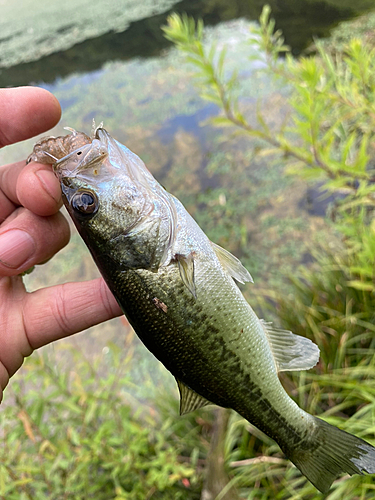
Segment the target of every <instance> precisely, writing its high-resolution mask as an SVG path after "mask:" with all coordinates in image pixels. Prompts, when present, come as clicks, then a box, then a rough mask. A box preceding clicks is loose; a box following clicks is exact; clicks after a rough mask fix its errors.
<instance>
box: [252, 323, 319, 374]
mask: <svg viewBox="0 0 375 500" xmlns="http://www.w3.org/2000/svg"><path fill="white" fill-rule="evenodd" d="M260 322H261V324H262V326H263V329H264V331H265V333H266V336H267V339H268V341H269V344H270V346H271V351H272V354H273V357H274V359H275V363H276V368H277V371H278V372H286V371H294V370H296V371H298V370H309V369H310V368H312V367H313V366H315V365H316V364H317V362H318V361H319V347H318V346H317V345H316V344H314V343H313V342H311V340H309V339H307V338H305V337H300V336H299V335H295V334H294V333H292V332H290V331H288V330H279V329H278V328H274V327H273V326H272V324H271V323H266V322H265V321H264V320H262V319H261V320H260Z"/></svg>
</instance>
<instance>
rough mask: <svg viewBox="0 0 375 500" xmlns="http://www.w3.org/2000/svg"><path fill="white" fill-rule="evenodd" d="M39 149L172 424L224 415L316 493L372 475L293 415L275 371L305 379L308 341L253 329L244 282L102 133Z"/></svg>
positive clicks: (317, 425)
mask: <svg viewBox="0 0 375 500" xmlns="http://www.w3.org/2000/svg"><path fill="white" fill-rule="evenodd" d="M70 130H71V132H72V135H71V136H70V139H69V136H64V137H57V138H54V137H51V138H44V139H43V140H42V141H41V142H39V143H37V144H36V145H35V147H34V151H33V153H32V154H31V155H30V157H29V159H28V161H40V162H42V163H48V162H50V161H51V158H52V159H53V161H54V165H53V168H54V171H55V173H56V175H57V177H58V178H59V180H60V185H61V190H62V196H63V201H64V204H65V206H66V208H67V210H68V212H69V214H70V216H71V217H72V219H73V221H74V224H75V225H76V227H77V229H78V231H79V233H80V234H81V236H82V238H83V239H84V241H85V243H86V245H87V246H88V248H89V250H90V252H91V254H92V256H93V258H94V260H95V262H96V264H97V266H98V268H99V270H100V272H101V273H102V275H103V277H104V279H105V280H106V282H107V284H108V286H109V288H110V289H111V291H112V293H113V294H114V296H115V297H116V299H117V301H118V303H119V304H120V306H121V307H122V310H123V311H124V313H125V315H126V316H127V318H128V320H129V322H130V323H131V325H132V326H133V328H134V330H135V332H136V333H137V334H138V336H139V337H140V339H141V340H142V341H143V343H144V344H145V345H146V347H147V348H148V349H149V350H150V351H151V352H152V353H153V354H154V355H155V356H156V357H157V358H158V359H159V360H160V361H161V362H162V363H163V364H164V366H165V367H166V368H167V369H168V370H169V371H170V372H171V373H172V374H173V375H174V376H175V378H176V381H177V384H178V388H179V391H180V398H181V402H180V410H181V413H182V414H183V413H187V412H189V411H192V410H195V409H198V408H200V407H202V406H204V405H206V404H208V403H215V404H217V405H220V406H224V407H229V408H233V409H234V410H236V411H237V412H238V413H240V414H241V415H242V416H243V417H244V418H246V419H247V420H248V421H249V422H251V423H252V424H253V425H255V426H256V427H258V428H259V429H261V430H262V431H263V432H265V433H266V434H267V435H269V436H270V437H272V438H273V439H275V441H277V443H278V444H279V445H280V447H281V449H282V450H283V451H284V453H285V454H286V455H287V456H288V458H289V459H290V460H291V461H292V462H293V463H294V464H295V465H296V466H297V467H298V468H299V469H300V471H301V472H302V473H303V474H304V475H305V476H306V477H307V478H308V479H309V480H310V481H311V482H312V483H313V484H314V485H315V486H316V487H317V488H318V489H319V490H320V491H322V492H326V491H328V489H329V488H330V486H331V484H332V482H333V481H334V479H335V478H336V477H337V476H338V475H339V474H340V473H342V472H346V473H349V474H363V473H364V472H366V473H371V474H372V473H375V448H374V447H373V446H371V445H370V444H368V443H366V442H365V441H363V440H361V439H359V438H357V437H355V436H352V435H351V434H348V433H346V432H344V431H342V430H340V429H338V428H336V427H334V426H332V425H329V424H328V423H326V422H324V421H323V420H321V419H319V418H317V417H314V416H312V415H310V414H308V413H306V412H305V411H304V410H302V409H301V408H299V407H298V405H297V404H296V403H295V402H294V401H293V400H292V399H291V398H290V397H289V396H288V394H287V393H286V391H285V390H284V388H283V386H282V385H281V383H280V381H279V378H278V373H279V372H280V371H290V370H304V369H309V368H312V367H313V366H314V365H315V364H316V363H317V361H318V359H319V349H318V348H317V346H315V345H314V344H313V343H312V342H311V341H310V340H308V339H305V338H303V337H299V336H296V335H294V334H293V333H291V332H289V331H285V330H279V329H276V328H274V327H272V325H270V324H269V323H265V322H264V321H263V320H260V319H259V318H258V317H257V316H256V314H255V313H254V311H253V310H252V308H251V307H250V305H249V304H248V303H247V302H246V300H245V299H244V297H243V295H242V293H241V291H240V289H239V288H238V286H237V285H236V283H235V281H234V280H236V281H240V282H246V281H252V278H251V276H250V274H249V272H248V271H247V270H246V269H245V268H244V267H243V266H242V264H241V262H240V261H239V260H238V259H236V257H234V256H233V255H231V254H230V253H229V252H227V251H226V250H224V249H223V248H221V247H219V246H218V245H216V244H214V243H212V242H211V241H210V240H209V239H208V238H207V236H206V235H205V234H204V232H203V231H202V230H201V229H200V228H199V226H198V225H197V223H196V222H195V221H194V220H193V219H192V217H191V216H190V215H189V214H188V213H187V211H186V210H185V208H184V207H183V205H182V204H181V203H180V202H179V201H178V200H177V199H176V198H175V197H174V196H172V195H171V194H169V193H168V192H167V191H165V189H164V188H163V187H162V186H161V185H160V184H159V183H158V182H157V181H156V180H155V179H154V177H153V176H152V175H151V174H150V172H149V171H148V170H147V169H146V167H145V165H144V164H143V162H142V161H141V160H140V159H139V158H138V157H137V156H136V155H135V154H134V153H132V152H131V151H130V150H129V149H128V148H126V147H125V146H123V145H122V144H120V143H119V142H117V141H116V140H114V139H113V138H112V137H111V136H110V135H109V134H108V132H107V131H106V130H104V129H103V128H102V126H100V127H98V128H96V129H95V130H94V133H93V136H92V137H91V138H89V137H88V136H86V135H84V134H82V133H81V132H75V131H74V130H73V129H70Z"/></svg>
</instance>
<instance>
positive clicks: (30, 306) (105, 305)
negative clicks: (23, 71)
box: [0, 87, 122, 401]
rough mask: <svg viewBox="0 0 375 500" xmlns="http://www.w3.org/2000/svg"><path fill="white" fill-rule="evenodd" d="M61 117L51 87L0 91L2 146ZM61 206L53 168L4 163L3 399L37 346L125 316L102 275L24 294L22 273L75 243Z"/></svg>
mask: <svg viewBox="0 0 375 500" xmlns="http://www.w3.org/2000/svg"><path fill="white" fill-rule="evenodd" d="M60 115H61V109H60V105H59V103H58V101H57V99H56V98H55V97H54V96H53V95H52V94H50V93H49V92H47V91H46V90H43V89H39V88H33V87H20V88H16V89H0V148H1V147H3V146H6V145H8V144H12V143H15V142H18V141H21V140H24V139H27V138H30V137H33V136H34V135H37V134H40V133H42V132H45V131H47V130H48V129H50V128H51V127H53V126H54V125H55V124H56V123H57V122H58V121H59V119H60ZM61 205H62V202H61V193H60V186H59V182H58V180H57V179H56V178H55V175H54V174H53V172H52V170H51V168H50V167H49V166H48V165H41V164H39V163H30V164H29V165H26V162H25V161H20V162H17V163H14V164H12V165H4V166H0V401H1V399H2V392H3V389H4V388H5V386H6V385H7V384H8V381H9V378H10V377H11V376H12V375H13V374H14V373H15V372H16V371H17V370H18V369H19V368H20V366H21V365H22V363H23V360H24V358H25V357H26V356H29V355H30V354H31V353H32V352H33V350H34V349H37V348H38V347H41V346H43V345H46V344H48V343H50V342H53V341H54V340H58V339H61V338H63V337H66V336H68V335H71V334H73V333H77V332H79V331H81V330H84V329H85V328H88V327H90V326H92V325H95V324H97V323H101V322H102V321H106V320H108V319H110V318H113V317H115V316H119V315H121V314H122V312H121V309H120V307H119V306H118V304H117V302H116V300H115V299H114V297H113V295H112V294H111V293H110V291H109V289H108V288H107V286H106V284H105V283H104V281H103V279H102V278H98V279H96V280H92V281H87V282H83V283H66V284H64V285H56V286H52V287H49V288H44V289H40V290H37V291H35V292H32V293H28V292H26V289H25V287H24V284H23V282H22V277H21V276H19V274H20V273H22V272H23V271H25V270H27V269H29V268H30V267H31V266H33V265H35V264H40V263H42V262H44V261H46V260H48V259H49V258H51V257H52V256H53V255H54V254H55V253H56V252H58V251H59V250H61V248H63V247H64V246H65V245H66V244H67V243H68V241H69V225H68V223H67V221H66V219H65V218H64V217H63V215H62V214H61V213H60V212H59V208H60V207H61Z"/></svg>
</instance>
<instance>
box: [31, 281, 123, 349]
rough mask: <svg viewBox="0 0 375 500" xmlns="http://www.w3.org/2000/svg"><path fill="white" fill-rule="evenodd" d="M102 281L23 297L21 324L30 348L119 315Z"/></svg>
mask: <svg viewBox="0 0 375 500" xmlns="http://www.w3.org/2000/svg"><path fill="white" fill-rule="evenodd" d="M121 314H122V311H121V309H120V306H119V305H118V304H117V302H116V300H115V298H114V297H113V295H112V293H111V292H110V291H109V289H108V287H107V285H106V284H105V282H104V280H103V278H97V279H96V280H92V281H86V282H82V283H65V284H63V285H56V286H53V287H49V288H43V289H40V290H37V291H36V292H33V293H30V294H28V295H27V296H26V298H25V304H24V319H23V322H24V325H25V329H26V334H27V338H28V341H29V344H30V346H31V347H32V349H37V348H39V347H42V346H43V345H46V344H49V343H50V342H53V341H55V340H58V339H61V338H64V337H67V336H69V335H72V334H73V333H77V332H80V331H82V330H84V329H86V328H89V327H90V326H94V325H97V324H98V323H102V322H103V321H107V320H108V319H111V318H114V317H116V316H121Z"/></svg>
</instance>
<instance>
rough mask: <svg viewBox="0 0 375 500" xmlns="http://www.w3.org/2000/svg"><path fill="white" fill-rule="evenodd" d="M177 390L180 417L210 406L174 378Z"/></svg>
mask: <svg viewBox="0 0 375 500" xmlns="http://www.w3.org/2000/svg"><path fill="white" fill-rule="evenodd" d="M176 382H177V385H178V390H179V391H180V398H181V399H180V415H185V414H186V413H190V412H191V411H194V410H197V409H198V408H202V407H203V406H207V405H210V404H212V403H210V402H209V401H207V399H205V398H204V397H202V396H200V395H199V394H198V393H196V392H195V391H193V390H192V389H190V388H189V387H188V386H187V385H185V384H184V383H183V382H181V381H180V380H178V379H177V378H176Z"/></svg>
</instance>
